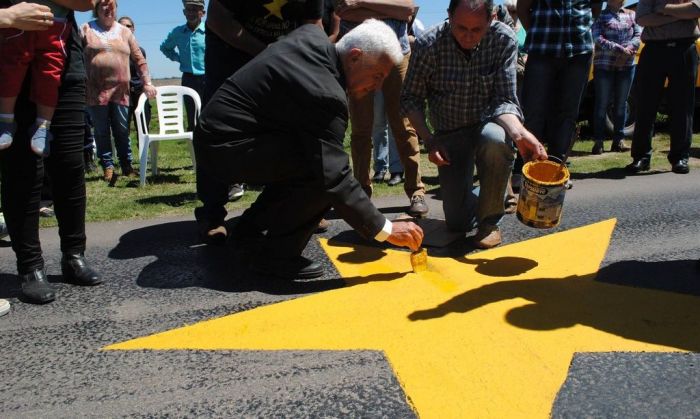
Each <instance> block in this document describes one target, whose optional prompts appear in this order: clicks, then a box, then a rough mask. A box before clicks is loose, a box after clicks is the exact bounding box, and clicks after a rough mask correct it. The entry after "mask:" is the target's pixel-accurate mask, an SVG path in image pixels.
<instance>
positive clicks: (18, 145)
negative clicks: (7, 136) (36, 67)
mask: <svg viewBox="0 0 700 419" xmlns="http://www.w3.org/2000/svg"><path fill="white" fill-rule="evenodd" d="M26 86H27V85H26V83H25V87H26ZM58 96H59V101H58V104H57V106H56V112H55V114H54V117H53V120H52V123H51V132H52V133H53V136H54V138H53V141H52V142H51V155H50V156H49V157H48V158H47V159H46V160H45V161H44V159H42V158H41V157H39V156H37V155H35V154H34V153H33V152H32V151H31V149H30V146H29V134H28V131H29V127H30V125H31V124H32V123H33V122H34V119H35V117H36V116H35V112H34V105H33V104H32V103H30V102H29V101H28V100H27V89H24V90H23V93H22V94H20V96H19V98H18V101H17V106H16V109H17V111H16V112H15V115H16V119H17V124H18V128H17V133H16V135H15V138H14V142H13V143H12V146H11V147H10V148H8V149H6V150H4V151H1V152H0V170H1V171H2V185H1V189H0V193H1V194H2V208H3V212H4V215H5V221H6V223H7V228H8V230H9V233H10V239H11V240H12V249H13V250H14V251H15V255H16V256H17V271H18V272H19V273H20V274H24V273H28V272H31V271H32V270H35V269H43V267H44V260H43V258H42V255H41V243H40V242H39V203H40V201H41V188H42V185H43V181H44V171H45V170H48V173H49V176H50V177H51V187H52V194H53V198H54V211H55V213H56V218H57V220H58V234H59V236H60V239H61V251H63V252H64V253H83V252H84V251H85V173H84V171H85V168H84V161H83V142H84V134H85V114H84V112H85V82H84V81H68V80H67V81H64V83H63V85H62V86H61V88H60V90H59V95H58Z"/></svg>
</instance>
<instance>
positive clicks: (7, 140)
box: [0, 121, 17, 150]
mask: <svg viewBox="0 0 700 419" xmlns="http://www.w3.org/2000/svg"><path fill="white" fill-rule="evenodd" d="M16 130H17V125H15V123H14V122H6V121H2V122H0V150H4V149H6V148H8V147H9V146H11V145H12V138H13V137H14V135H15V131H16Z"/></svg>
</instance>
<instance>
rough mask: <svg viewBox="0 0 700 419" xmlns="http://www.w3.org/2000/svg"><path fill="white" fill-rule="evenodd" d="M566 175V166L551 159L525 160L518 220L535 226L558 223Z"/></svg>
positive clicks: (566, 180)
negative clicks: (526, 161)
mask: <svg viewBox="0 0 700 419" xmlns="http://www.w3.org/2000/svg"><path fill="white" fill-rule="evenodd" d="M569 177H570V174H569V169H567V168H566V166H565V165H562V164H559V163H555V162H553V161H549V160H539V161H531V162H528V163H526V164H525V166H524V167H523V184H522V185H521V187H520V199H519V200H518V212H517V215H518V220H520V221H521V222H522V223H523V224H525V225H526V226H529V227H534V228H552V227H556V226H558V225H559V222H560V221H561V212H562V209H563V207H564V195H565V194H566V189H567V182H568V181H569Z"/></svg>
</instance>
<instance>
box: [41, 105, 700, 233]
mask: <svg viewBox="0 0 700 419" xmlns="http://www.w3.org/2000/svg"><path fill="white" fill-rule="evenodd" d="M153 109H154V111H155V106H154V107H153ZM151 124H152V127H153V129H152V131H154V130H155V126H156V124H157V118H156V115H155V112H154V115H153V120H152V123H151ZM582 136H583V137H584V139H582V140H579V141H577V143H576V144H575V145H574V148H573V152H572V157H571V166H570V170H571V172H572V177H573V178H585V177H610V176H612V175H613V173H615V172H617V173H619V172H620V169H621V168H622V167H624V166H625V165H626V164H628V163H629V162H630V156H629V153H604V154H602V155H599V156H593V155H591V154H590V151H591V148H592V147H593V142H592V141H591V140H590V139H585V137H586V135H585V127H584V134H583V135H582ZM131 142H132V150H133V155H134V163H135V167H138V166H139V164H138V163H139V162H138V144H137V141H136V136H135V133H132V136H131ZM628 143H629V142H628ZM693 146H694V149H693V152H694V156H695V158H693V159H691V166H693V167H696V168H698V167H700V160H698V157H700V156H699V155H698V148H700V136H699V135H695V136H694V137H693ZM345 147H346V150H347V151H349V135H346V138H345ZM609 148H610V142H609V141H607V142H606V144H605V149H606V150H608V149H609ZM654 149H655V153H654V160H653V161H652V167H653V168H658V169H660V170H667V169H669V164H668V162H667V161H666V153H667V151H668V149H669V137H668V135H667V134H665V133H660V134H658V135H657V136H656V137H655V139H654ZM158 167H159V170H160V173H159V174H158V175H157V176H155V177H154V176H151V175H150V171H149V174H148V176H147V185H146V186H145V187H139V186H138V179H127V178H125V177H120V178H119V180H118V181H117V183H116V185H115V187H108V186H107V184H106V183H105V182H104V181H103V180H102V176H101V175H102V173H101V172H102V171H101V169H98V173H93V174H88V175H87V178H86V180H87V181H86V184H87V195H88V202H87V214H86V216H87V220H88V221H108V220H123V219H133V218H154V217H162V216H175V215H191V214H192V212H193V210H194V208H195V207H196V206H198V205H199V204H198V201H197V200H196V193H195V174H194V171H193V170H192V161H191V159H190V154H189V148H188V146H187V144H186V143H185V142H175V141H165V142H163V143H161V144H160V148H159V153H158ZM421 172H422V175H423V181H424V183H426V186H427V188H428V189H432V188H434V187H436V186H437V183H438V182H437V169H436V167H435V166H434V165H433V164H431V163H429V162H428V159H427V154H426V153H425V151H423V152H422V153H421ZM403 193H404V192H403V187H402V186H401V185H399V186H394V187H389V186H387V185H386V184H380V185H375V189H374V196H377V197H382V196H390V195H403ZM258 194H259V191H249V192H247V193H246V194H245V195H244V196H243V198H241V199H240V200H239V201H237V202H230V203H228V205H227V209H228V210H229V211H234V210H236V209H240V208H245V207H248V206H249V205H250V204H251V202H253V201H254V200H255V199H256V198H257V196H258ZM41 224H42V226H53V225H55V224H56V220H55V218H49V219H42V223H41Z"/></svg>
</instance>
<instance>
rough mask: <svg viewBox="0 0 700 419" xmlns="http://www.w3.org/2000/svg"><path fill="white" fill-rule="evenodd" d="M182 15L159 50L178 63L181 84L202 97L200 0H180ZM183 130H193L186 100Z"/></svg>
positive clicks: (190, 107)
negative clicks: (185, 120)
mask: <svg viewBox="0 0 700 419" xmlns="http://www.w3.org/2000/svg"><path fill="white" fill-rule="evenodd" d="M182 5H183V7H184V9H183V10H182V13H184V15H185V19H187V23H186V24H184V25H181V26H178V27H176V28H175V29H173V30H172V31H170V33H169V34H168V37H167V38H165V41H163V43H162V44H160V50H161V52H162V53H163V54H165V56H166V57H168V58H169V59H171V60H172V61H175V62H178V63H180V71H182V85H183V86H186V87H190V88H192V89H194V90H195V91H196V92H197V93H198V94H199V97H200V98H201V97H203V96H204V43H205V41H204V22H203V21H202V18H203V17H204V14H205V13H206V12H205V11H204V0H182ZM185 107H186V108H187V129H188V130H189V131H192V130H193V129H194V123H193V122H194V101H193V100H192V99H191V98H189V97H186V98H185Z"/></svg>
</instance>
